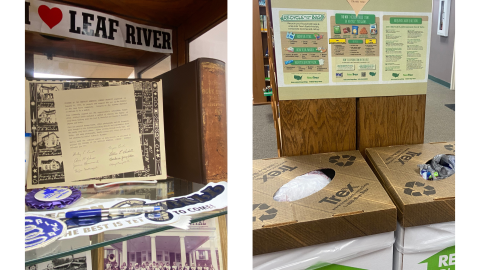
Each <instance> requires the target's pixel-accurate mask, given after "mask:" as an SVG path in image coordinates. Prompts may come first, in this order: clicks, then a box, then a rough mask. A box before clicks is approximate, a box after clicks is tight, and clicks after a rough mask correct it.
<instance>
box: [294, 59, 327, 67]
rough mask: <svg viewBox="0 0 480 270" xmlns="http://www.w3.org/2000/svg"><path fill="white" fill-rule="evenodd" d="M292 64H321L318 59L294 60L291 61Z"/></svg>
mask: <svg viewBox="0 0 480 270" xmlns="http://www.w3.org/2000/svg"><path fill="white" fill-rule="evenodd" d="M290 65H294V66H300V65H315V66H318V65H320V62H319V61H318V60H293V62H291V63H290Z"/></svg>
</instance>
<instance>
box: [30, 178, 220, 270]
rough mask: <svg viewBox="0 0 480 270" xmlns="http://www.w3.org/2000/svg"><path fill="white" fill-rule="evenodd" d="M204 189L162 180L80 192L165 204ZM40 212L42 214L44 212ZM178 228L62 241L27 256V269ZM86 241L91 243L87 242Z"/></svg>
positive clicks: (194, 218)
mask: <svg viewBox="0 0 480 270" xmlns="http://www.w3.org/2000/svg"><path fill="white" fill-rule="evenodd" d="M203 187H204V185H202V184H197V183H193V182H189V181H185V180H181V179H175V178H169V179H167V180H158V181H157V182H156V183H152V184H145V183H140V184H135V183H130V184H117V185H113V186H108V187H105V188H95V187H94V186H93V185H89V186H80V187H77V188H79V189H80V191H81V192H82V198H88V199H116V198H125V199H127V198H128V199H132V198H139V199H149V200H162V199H168V198H172V197H178V196H184V195H188V194H190V193H193V192H196V191H199V190H200V189H201V188H203ZM26 191H29V190H26ZM74 205H75V204H74ZM28 211H29V212H33V211H35V210H34V209H29V210H28ZM37 211H39V212H40V211H41V210H37ZM226 214H227V209H226V208H224V209H221V210H215V211H210V212H206V213H200V214H196V215H192V216H191V217H192V220H191V223H196V222H200V221H203V220H207V219H211V218H215V217H219V216H223V215H226ZM174 228H175V227H172V226H168V225H154V224H145V225H142V226H137V227H129V228H122V229H118V230H109V231H105V232H102V233H100V234H103V235H102V236H103V237H98V236H99V235H100V234H95V235H90V236H80V237H76V238H71V239H66V240H58V241H56V242H54V243H52V244H50V245H48V246H46V247H43V248H38V249H34V250H31V251H27V252H25V266H29V265H34V264H38V263H41V262H45V261H50V260H53V259H56V258H62V257H65V256H70V255H73V254H76V253H80V252H85V251H89V250H94V249H97V248H101V247H105V246H108V245H112V244H115V243H118V242H123V241H126V240H130V239H133V238H137V237H141V236H146V235H150V234H153V233H158V232H163V231H167V230H170V229H174ZM85 238H88V239H87V240H85ZM99 239H100V240H99ZM79 243H81V244H79ZM85 243H89V245H86V244H85Z"/></svg>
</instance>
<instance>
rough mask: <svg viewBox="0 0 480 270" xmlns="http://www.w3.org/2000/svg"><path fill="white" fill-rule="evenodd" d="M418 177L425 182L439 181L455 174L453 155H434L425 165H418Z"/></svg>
mask: <svg viewBox="0 0 480 270" xmlns="http://www.w3.org/2000/svg"><path fill="white" fill-rule="evenodd" d="M418 167H419V168H420V175H421V176H422V177H423V179H425V180H441V179H445V178H447V177H449V176H452V175H453V174H455V156H454V155H444V154H441V155H436V156H435V157H433V159H432V160H431V161H430V162H428V163H427V164H420V165H418Z"/></svg>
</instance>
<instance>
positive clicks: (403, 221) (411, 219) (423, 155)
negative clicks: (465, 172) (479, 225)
mask: <svg viewBox="0 0 480 270" xmlns="http://www.w3.org/2000/svg"><path fill="white" fill-rule="evenodd" d="M366 154H367V157H368V159H369V161H370V162H371V164H372V167H373V169H374V171H375V173H376V174H377V176H378V177H379V179H380V180H381V182H382V184H383V186H384V187H385V190H387V192H388V194H389V195H390V197H391V198H392V200H393V201H394V203H395V205H396V206H397V209H398V211H397V217H398V222H399V226H397V231H396V233H395V236H396V237H395V238H396V242H395V247H396V248H395V249H394V252H395V254H394V268H393V269H394V270H400V269H404V270H417V269H418V270H427V269H449V268H450V269H452V270H453V269H455V175H452V176H450V177H448V178H446V179H442V180H435V181H429V180H425V179H423V178H422V177H421V176H420V173H419V168H418V167H417V165H419V164H424V163H426V162H427V161H429V160H431V159H432V158H433V157H434V156H435V155H438V154H455V142H442V143H429V144H418V145H400V146H390V147H379V148H369V149H366ZM439 228H440V229H439ZM433 266H435V267H437V268H432V267H433Z"/></svg>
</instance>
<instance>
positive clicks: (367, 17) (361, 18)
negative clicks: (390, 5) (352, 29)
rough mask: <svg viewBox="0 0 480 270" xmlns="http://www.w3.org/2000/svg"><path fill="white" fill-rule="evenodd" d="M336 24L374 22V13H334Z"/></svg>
mask: <svg viewBox="0 0 480 270" xmlns="http://www.w3.org/2000/svg"><path fill="white" fill-rule="evenodd" d="M335 23H336V24H374V23H375V15H373V14H360V15H358V17H357V16H356V15H355V14H344V13H337V14H335Z"/></svg>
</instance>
